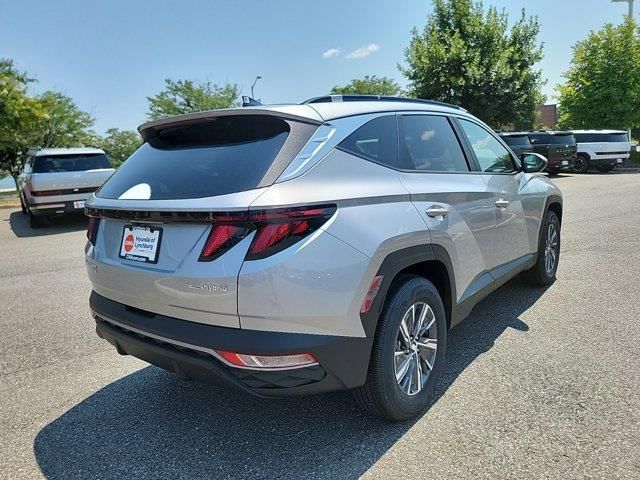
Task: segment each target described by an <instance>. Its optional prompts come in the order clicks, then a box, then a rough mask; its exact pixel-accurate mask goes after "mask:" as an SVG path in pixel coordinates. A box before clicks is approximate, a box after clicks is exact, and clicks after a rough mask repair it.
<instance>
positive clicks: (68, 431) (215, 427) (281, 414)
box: [34, 280, 544, 479]
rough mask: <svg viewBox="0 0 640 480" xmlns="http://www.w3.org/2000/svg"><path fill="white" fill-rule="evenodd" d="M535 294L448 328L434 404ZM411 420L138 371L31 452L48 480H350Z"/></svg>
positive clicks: (525, 292)
mask: <svg viewBox="0 0 640 480" xmlns="http://www.w3.org/2000/svg"><path fill="white" fill-rule="evenodd" d="M543 293H544V289H531V288H528V287H526V286H524V285H522V284H521V283H519V282H518V281H517V280H514V281H512V282H510V283H509V284H507V285H506V286H505V287H503V288H501V289H500V290H498V291H497V292H496V293H494V294H493V295H491V296H490V297H489V298H488V299H486V300H484V301H483V302H482V303H481V304H479V305H478V306H477V307H476V309H475V310H474V312H473V313H472V315H471V316H470V317H469V318H468V319H467V320H465V321H464V322H463V323H462V324H460V325H459V326H457V327H456V328H454V329H453V330H452V331H451V332H450V336H449V345H450V346H449V349H448V352H447V359H446V360H447V361H446V367H445V370H444V374H443V377H442V380H441V382H440V386H439V388H438V390H437V392H436V395H435V396H434V399H433V403H435V402H437V401H438V399H439V398H440V397H441V396H442V395H443V394H444V393H445V392H446V390H447V389H448V388H449V386H451V385H452V384H453V382H454V381H455V380H456V378H457V377H458V375H460V373H461V372H462V371H464V369H465V368H466V367H467V366H468V365H469V364H470V363H471V362H472V361H473V360H474V359H475V358H476V357H478V355H480V354H482V353H484V352H486V351H487V350H489V349H491V348H492V346H493V345H494V342H495V341H496V339H497V338H498V337H499V336H500V335H501V334H502V333H503V332H504V331H505V330H506V329H508V328H514V329H516V330H519V331H522V332H526V331H528V329H529V327H528V326H527V325H526V324H525V323H523V322H522V321H521V320H520V319H519V318H518V317H519V316H520V314H521V313H523V312H524V311H526V310H527V309H528V308H529V307H530V306H531V305H532V304H533V303H534V302H535V301H536V300H538V298H540V296H541V295H542V294H543ZM469 395H471V396H472V395H473V392H469ZM416 421H418V419H414V420H412V421H409V422H403V423H395V424H393V423H388V422H385V421H383V420H381V419H378V418H374V417H369V416H367V415H364V414H362V413H360V411H359V410H358V409H357V407H356V406H355V404H354V402H353V401H352V398H351V395H350V394H349V393H348V392H340V393H333V394H327V395H319V396H315V397H307V398H298V399H290V400H281V401H277V400H262V399H258V398H253V397H251V396H247V395H245V394H242V393H237V392H231V391H224V390H221V389H218V388H215V387H211V386H207V385H203V384H198V383H193V382H181V381H179V380H178V379H177V378H175V377H174V376H173V375H171V374H168V373H165V372H164V371H162V370H160V369H158V368H156V367H147V368H143V369H142V370H139V371H137V372H135V373H133V374H131V375H128V376H126V377H123V378H121V379H120V380H117V381H115V382H113V383H111V384H110V385H107V386H106V387H104V388H102V389H101V390H99V391H98V392H96V393H95V394H93V395H91V396H90V397H89V398H87V399H86V400H84V401H82V402H81V403H79V404H78V405H76V406H74V407H73V408H72V409H71V410H69V411H67V412H66V413H65V414H63V415H62V416H61V417H59V418H57V419H56V420H54V421H53V422H51V423H50V424H49V425H47V426H45V427H44V428H43V429H42V430H41V431H40V432H39V433H38V435H37V436H36V439H35V441H34V453H35V457H36V459H37V461H38V464H39V466H40V469H41V470H42V473H43V474H44V475H45V476H46V477H47V478H51V479H69V478H82V479H86V478H103V479H111V478H113V479H115V478H129V479H131V478H161V477H165V478H189V479H193V478H251V479H256V478H270V479H271V478H307V477H308V478H357V477H359V476H360V475H362V474H363V473H364V472H365V471H366V470H367V469H368V468H369V467H371V466H372V465H373V464H374V463H375V462H376V461H377V460H378V459H379V458H380V457H381V456H382V455H383V454H384V453H385V452H386V451H387V450H388V449H389V448H390V447H391V446H392V445H393V444H394V443H395V442H396V441H398V439H400V438H401V437H402V435H403V434H404V433H405V432H406V431H407V430H408V429H409V428H410V427H411V426H412V425H413V424H414V423H415V422H416Z"/></svg>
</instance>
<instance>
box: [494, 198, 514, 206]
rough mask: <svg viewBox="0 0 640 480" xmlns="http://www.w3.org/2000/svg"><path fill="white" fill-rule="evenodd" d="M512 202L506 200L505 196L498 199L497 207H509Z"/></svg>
mask: <svg viewBox="0 0 640 480" xmlns="http://www.w3.org/2000/svg"><path fill="white" fill-rule="evenodd" d="M510 203H511V202H509V201H508V200H505V199H504V198H500V199H498V200H496V207H498V208H507V207H508V206H509V204H510Z"/></svg>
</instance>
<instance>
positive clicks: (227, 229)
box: [199, 205, 336, 261]
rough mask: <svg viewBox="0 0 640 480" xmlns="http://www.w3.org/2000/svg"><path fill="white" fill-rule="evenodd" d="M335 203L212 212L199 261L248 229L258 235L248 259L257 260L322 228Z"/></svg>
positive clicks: (225, 248) (208, 258)
mask: <svg viewBox="0 0 640 480" xmlns="http://www.w3.org/2000/svg"><path fill="white" fill-rule="evenodd" d="M335 211H336V207H335V205H322V206H313V207H294V208H283V209H273V210H253V211H249V212H248V213H229V214H212V215H210V216H209V218H207V220H209V221H213V222H214V225H213V226H212V227H211V230H210V232H209V236H208V237H207V241H206V242H205V244H204V247H203V249H202V253H201V254H200V259H199V260H200V261H211V260H214V259H215V258H218V257H219V256H220V255H222V254H223V253H225V252H226V251H228V250H229V249H230V248H231V247H233V246H234V245H236V244H237V243H238V242H239V241H240V240H242V239H243V238H245V237H246V236H247V235H248V234H249V233H251V232H252V231H255V236H254V238H253V241H252V242H251V246H250V247H249V251H248V252H247V256H246V260H258V259H260V258H265V257H268V256H270V255H273V254H275V253H278V252H280V251H282V250H284V249H285V248H288V247H290V246H291V245H293V244H294V243H297V242H299V241H300V240H302V239H303V238H305V237H306V236H308V235H310V234H311V233H312V232H314V231H316V230H317V229H318V228H320V227H321V226H322V225H323V224H324V223H325V222H326V221H327V220H329V218H331V216H332V215H333V214H334V213H335Z"/></svg>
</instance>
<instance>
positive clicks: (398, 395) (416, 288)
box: [354, 275, 447, 421]
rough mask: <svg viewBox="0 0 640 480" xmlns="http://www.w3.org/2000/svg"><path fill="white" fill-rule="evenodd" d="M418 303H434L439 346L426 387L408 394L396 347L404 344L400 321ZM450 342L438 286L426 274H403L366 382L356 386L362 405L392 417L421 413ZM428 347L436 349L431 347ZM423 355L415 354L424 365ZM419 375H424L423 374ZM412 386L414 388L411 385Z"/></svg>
mask: <svg viewBox="0 0 640 480" xmlns="http://www.w3.org/2000/svg"><path fill="white" fill-rule="evenodd" d="M417 303H424V304H426V305H428V306H429V307H431V311H432V313H433V316H432V317H431V318H432V319H433V318H435V321H434V322H433V326H432V327H431V328H432V329H433V330H429V332H431V331H433V332H434V333H436V338H437V348H436V349H435V353H430V355H431V354H433V355H435V358H433V362H432V367H433V368H432V369H431V370H430V373H429V374H428V375H427V376H426V378H425V379H424V384H423V385H422V389H421V390H419V391H418V392H417V393H414V394H410V395H407V394H406V393H405V392H403V391H402V390H401V387H400V385H399V384H398V381H396V365H395V349H396V346H397V345H398V346H399V345H400V343H399V338H398V335H400V333H399V329H400V322H401V321H402V319H403V317H404V315H405V313H406V312H408V311H409V310H410V307H411V306H412V305H415V304H417ZM423 308H424V307H423ZM411 338H413V337H411ZM446 346H447V320H446V316H445V311H444V306H443V305H442V300H441V299H440V294H439V293H438V290H437V289H436V287H435V286H434V285H433V284H432V283H431V282H429V281H428V280H426V279H425V278H423V277H419V276H416V275H407V276H403V277H402V278H401V279H399V280H398V281H396V282H395V283H394V284H393V285H392V286H391V288H390V290H389V293H388V294H387V298H386V300H385V305H384V308H383V310H382V314H381V315H380V319H379V320H378V327H377V330H376V337H375V340H374V343H373V348H372V351H371V358H370V361H369V371H368V374H367V380H366V383H365V384H364V385H363V386H362V387H359V388H356V389H355V390H354V397H355V400H356V402H357V403H358V405H359V406H360V408H362V409H363V410H364V411H365V412H367V413H370V414H373V415H379V416H381V417H383V418H385V419H387V420H391V421H399V420H406V419H408V418H411V417H413V416H414V415H416V414H418V413H420V411H422V410H424V408H426V407H427V405H428V403H429V399H430V397H431V395H432V394H433V391H434V389H435V386H436V385H437V383H438V381H439V379H440V375H441V374H442V368H443V366H444V357H445V353H446ZM410 351H411V350H408V352H410ZM425 351H430V352H433V350H429V349H426V350H425ZM411 355H414V354H410V353H408V354H407V357H405V358H409V357H410V356H411ZM419 355H420V353H419V352H417V351H416V353H415V357H412V358H416V359H417V360H416V361H417V362H418V365H422V363H421V360H420V356H419ZM413 365H415V364H412V366H411V368H413ZM425 368H426V367H425ZM405 378H407V377H406V376H405ZM416 378H418V377H416ZM419 378H422V377H421V376H419ZM420 383H421V384H422V383H423V382H422V381H421V382H420ZM416 385H417V383H416ZM409 388H410V389H411V386H409Z"/></svg>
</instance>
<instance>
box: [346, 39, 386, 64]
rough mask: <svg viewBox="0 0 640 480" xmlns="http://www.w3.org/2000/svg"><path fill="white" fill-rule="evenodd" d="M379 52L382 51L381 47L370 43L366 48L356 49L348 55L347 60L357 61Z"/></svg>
mask: <svg viewBox="0 0 640 480" xmlns="http://www.w3.org/2000/svg"><path fill="white" fill-rule="evenodd" d="M378 50H380V45H377V44H375V43H370V44H369V45H367V46H365V47H360V48H356V49H355V50H354V51H353V52H350V53H348V54H347V56H346V57H345V58H346V59H348V60H357V59H360V58H365V57H368V56H369V55H371V54H372V53H373V52H377V51H378Z"/></svg>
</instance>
